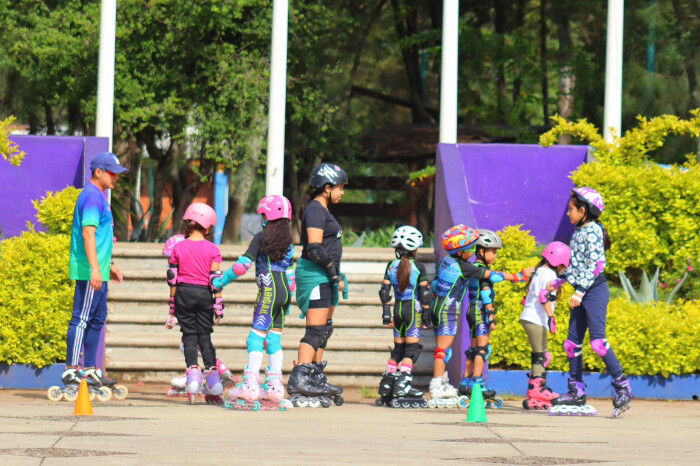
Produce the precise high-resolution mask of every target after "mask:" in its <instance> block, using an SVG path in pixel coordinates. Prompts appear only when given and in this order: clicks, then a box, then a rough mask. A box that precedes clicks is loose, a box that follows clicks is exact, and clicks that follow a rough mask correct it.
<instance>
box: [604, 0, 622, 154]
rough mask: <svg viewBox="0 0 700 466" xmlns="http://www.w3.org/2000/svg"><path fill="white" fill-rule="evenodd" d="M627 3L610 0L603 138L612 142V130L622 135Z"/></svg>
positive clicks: (620, 0)
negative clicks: (623, 54) (623, 58)
mask: <svg viewBox="0 0 700 466" xmlns="http://www.w3.org/2000/svg"><path fill="white" fill-rule="evenodd" d="M624 19H625V1H624V0H608V30H607V39H606V49H605V114H604V117H603V137H604V138H605V140H606V141H608V142H610V141H612V132H611V131H610V130H611V129H612V130H614V131H615V133H616V134H617V135H618V136H621V135H622V134H621V133H622V45H623V33H624Z"/></svg>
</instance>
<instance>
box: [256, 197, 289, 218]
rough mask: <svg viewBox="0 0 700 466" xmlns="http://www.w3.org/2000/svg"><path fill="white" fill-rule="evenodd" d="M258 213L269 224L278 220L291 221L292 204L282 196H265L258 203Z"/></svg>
mask: <svg viewBox="0 0 700 466" xmlns="http://www.w3.org/2000/svg"><path fill="white" fill-rule="evenodd" d="M258 213H259V214H260V215H264V216H265V218H266V219H267V220H268V221H269V222H271V221H272V220H277V219H279V218H286V219H289V220H291V219H292V203H291V202H289V199H287V198H286V197H284V196H278V195H276V194H275V195H272V196H265V197H263V198H262V199H260V202H258Z"/></svg>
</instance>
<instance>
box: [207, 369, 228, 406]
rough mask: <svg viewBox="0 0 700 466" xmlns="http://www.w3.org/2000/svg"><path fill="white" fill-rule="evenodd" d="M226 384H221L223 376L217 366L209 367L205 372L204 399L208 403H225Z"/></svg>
mask: <svg viewBox="0 0 700 466" xmlns="http://www.w3.org/2000/svg"><path fill="white" fill-rule="evenodd" d="M223 393H224V386H223V385H222V384H221V376H220V375H219V370H218V369H217V368H216V366H212V367H210V368H209V370H208V371H207V372H205V373H204V385H203V386H202V394H204V401H205V402H206V403H207V404H208V405H221V404H223V403H224V397H223V396H222V395H223Z"/></svg>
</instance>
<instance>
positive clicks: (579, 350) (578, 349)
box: [564, 339, 583, 359]
mask: <svg viewBox="0 0 700 466" xmlns="http://www.w3.org/2000/svg"><path fill="white" fill-rule="evenodd" d="M564 351H566V357H568V358H569V359H573V358H575V357H577V356H581V355H582V354H583V346H582V345H577V344H576V343H574V342H573V341H571V340H569V339H567V340H566V341H565V342H564Z"/></svg>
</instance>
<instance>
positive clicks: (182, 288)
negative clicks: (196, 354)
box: [175, 283, 214, 335]
mask: <svg viewBox="0 0 700 466" xmlns="http://www.w3.org/2000/svg"><path fill="white" fill-rule="evenodd" d="M175 317H176V318H177V322H178V324H180V331H181V332H182V334H183V335H203V334H208V333H212V332H213V331H214V309H213V307H212V294H211V288H209V287H208V286H202V285H190V284H189V283H180V284H178V285H177V290H176V291H175Z"/></svg>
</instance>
